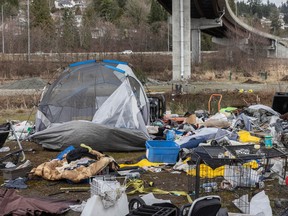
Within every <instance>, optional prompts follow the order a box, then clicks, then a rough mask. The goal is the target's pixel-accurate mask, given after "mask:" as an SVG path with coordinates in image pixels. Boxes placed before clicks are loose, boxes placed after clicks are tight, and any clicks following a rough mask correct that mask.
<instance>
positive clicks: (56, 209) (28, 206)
mask: <svg viewBox="0 0 288 216" xmlns="http://www.w3.org/2000/svg"><path fill="white" fill-rule="evenodd" d="M77 203H78V202H77V201H66V200H55V199H51V198H50V199H49V198H35V197H33V198H32V197H23V196H20V195H19V194H17V193H16V191H15V190H14V189H0V216H4V215H7V214H9V215H15V216H16V215H40V214H41V213H51V214H62V213H63V212H65V211H67V210H69V205H75V204H77Z"/></svg>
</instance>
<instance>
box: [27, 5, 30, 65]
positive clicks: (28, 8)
mask: <svg viewBox="0 0 288 216" xmlns="http://www.w3.org/2000/svg"><path fill="white" fill-rule="evenodd" d="M27 28H28V29H27V32H28V35H27V37H28V48H27V60H28V62H30V0H27Z"/></svg>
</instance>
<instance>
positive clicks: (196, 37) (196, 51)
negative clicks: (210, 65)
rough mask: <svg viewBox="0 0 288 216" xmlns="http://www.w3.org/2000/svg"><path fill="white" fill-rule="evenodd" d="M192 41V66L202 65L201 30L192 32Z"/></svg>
mask: <svg viewBox="0 0 288 216" xmlns="http://www.w3.org/2000/svg"><path fill="white" fill-rule="evenodd" d="M191 36H192V38H191V41H192V65H193V64H199V63H201V30H200V29H192V30H191Z"/></svg>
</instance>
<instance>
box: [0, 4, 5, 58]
mask: <svg viewBox="0 0 288 216" xmlns="http://www.w3.org/2000/svg"><path fill="white" fill-rule="evenodd" d="M1 11H2V53H5V44H4V29H5V28H4V14H3V4H2V6H1Z"/></svg>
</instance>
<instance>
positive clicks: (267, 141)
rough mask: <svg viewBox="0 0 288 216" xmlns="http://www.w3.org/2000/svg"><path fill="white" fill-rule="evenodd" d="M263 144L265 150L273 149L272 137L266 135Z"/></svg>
mask: <svg viewBox="0 0 288 216" xmlns="http://www.w3.org/2000/svg"><path fill="white" fill-rule="evenodd" d="M264 143H265V147H266V148H272V147H273V143H272V136H268V135H267V136H265V139H264Z"/></svg>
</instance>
